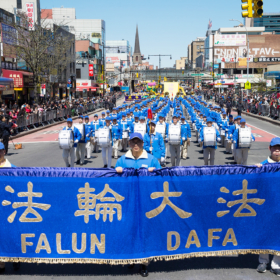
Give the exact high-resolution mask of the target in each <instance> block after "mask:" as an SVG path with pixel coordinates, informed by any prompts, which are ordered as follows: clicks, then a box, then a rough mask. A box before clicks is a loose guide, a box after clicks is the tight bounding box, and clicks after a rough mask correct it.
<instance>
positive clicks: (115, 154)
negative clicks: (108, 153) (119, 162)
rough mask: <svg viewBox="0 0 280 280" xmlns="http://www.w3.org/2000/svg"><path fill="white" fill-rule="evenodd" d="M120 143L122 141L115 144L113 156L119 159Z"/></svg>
mask: <svg viewBox="0 0 280 280" xmlns="http://www.w3.org/2000/svg"><path fill="white" fill-rule="evenodd" d="M119 142H120V140H116V141H115V142H114V144H113V156H114V158H118V150H119Z"/></svg>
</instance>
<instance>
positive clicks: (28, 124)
mask: <svg viewBox="0 0 280 280" xmlns="http://www.w3.org/2000/svg"><path fill="white" fill-rule="evenodd" d="M123 96H124V94H120V95H119V96H118V97H117V100H118V99H120V98H122V97H123ZM101 108H104V101H101V102H96V103H90V104H87V105H84V106H80V105H78V106H76V105H75V106H73V107H71V108H67V109H56V110H51V111H43V112H38V113H32V114H29V115H26V116H21V117H18V118H17V119H16V120H13V122H14V123H15V124H16V125H17V127H16V128H12V130H15V131H16V132H17V133H19V132H22V131H28V130H30V129H33V128H36V127H39V126H45V125H48V124H52V123H56V122H59V121H63V120H66V119H67V118H69V117H74V116H79V115H85V114H88V113H90V112H93V111H95V110H97V109H101ZM7 122H8V120H7Z"/></svg>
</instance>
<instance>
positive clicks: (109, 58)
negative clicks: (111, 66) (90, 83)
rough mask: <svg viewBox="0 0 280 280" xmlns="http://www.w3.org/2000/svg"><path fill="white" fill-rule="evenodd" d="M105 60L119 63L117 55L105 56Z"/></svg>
mask: <svg viewBox="0 0 280 280" xmlns="http://www.w3.org/2000/svg"><path fill="white" fill-rule="evenodd" d="M106 62H113V63H120V59H119V57H117V56H110V57H106Z"/></svg>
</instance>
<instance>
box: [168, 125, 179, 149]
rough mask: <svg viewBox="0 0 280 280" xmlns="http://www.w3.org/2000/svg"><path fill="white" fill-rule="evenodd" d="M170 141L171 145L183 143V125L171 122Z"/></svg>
mask: <svg viewBox="0 0 280 280" xmlns="http://www.w3.org/2000/svg"><path fill="white" fill-rule="evenodd" d="M168 142H169V144H170V145H180V144H181V126H180V125H174V124H171V125H170V126H169V133H168Z"/></svg>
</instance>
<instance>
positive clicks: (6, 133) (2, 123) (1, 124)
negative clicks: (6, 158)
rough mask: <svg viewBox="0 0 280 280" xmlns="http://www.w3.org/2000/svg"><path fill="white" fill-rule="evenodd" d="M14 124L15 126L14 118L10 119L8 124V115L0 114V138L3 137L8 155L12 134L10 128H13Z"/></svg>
mask: <svg viewBox="0 0 280 280" xmlns="http://www.w3.org/2000/svg"><path fill="white" fill-rule="evenodd" d="M12 126H13V122H12V119H9V121H8V124H7V119H6V116H0V138H2V140H3V144H4V146H5V152H6V155H8V149H9V139H10V135H11V131H10V129H11V128H12Z"/></svg>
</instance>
